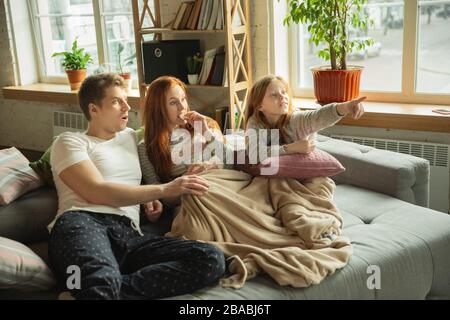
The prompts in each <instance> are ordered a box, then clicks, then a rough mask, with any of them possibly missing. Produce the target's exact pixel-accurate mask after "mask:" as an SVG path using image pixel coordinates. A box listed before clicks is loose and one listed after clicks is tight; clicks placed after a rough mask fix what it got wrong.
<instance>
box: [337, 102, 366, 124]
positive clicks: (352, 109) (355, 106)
mask: <svg viewBox="0 0 450 320" xmlns="http://www.w3.org/2000/svg"><path fill="white" fill-rule="evenodd" d="M364 100H366V97H362V98H358V99H354V100H351V101H347V102H341V103H338V104H337V105H336V109H337V112H338V113H339V115H341V116H346V115H347V113H350V114H351V115H352V117H353V119H359V118H360V117H361V116H362V115H363V114H364V107H363V105H362V103H361V102H362V101H364Z"/></svg>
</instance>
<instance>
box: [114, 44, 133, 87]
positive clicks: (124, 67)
mask: <svg viewBox="0 0 450 320" xmlns="http://www.w3.org/2000/svg"><path fill="white" fill-rule="evenodd" d="M124 50H125V47H124V45H123V44H122V43H120V42H119V43H118V45H117V56H118V59H119V70H118V73H119V75H120V76H121V77H122V78H123V79H124V80H125V83H126V84H127V87H128V91H130V90H131V83H132V79H131V72H130V71H129V70H128V67H129V66H131V65H132V64H133V60H134V59H135V58H136V54H132V55H131V56H129V57H127V58H125V59H123V60H122V54H123V51H124Z"/></svg>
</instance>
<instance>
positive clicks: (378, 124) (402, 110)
mask: <svg viewBox="0 0 450 320" xmlns="http://www.w3.org/2000/svg"><path fill="white" fill-rule="evenodd" d="M293 106H294V108H301V109H303V110H314V109H316V108H317V107H319V106H320V105H318V104H317V103H316V102H315V100H313V99H294V100H293ZM435 108H439V106H438V105H425V104H406V103H387V102H364V110H365V113H364V115H363V116H362V117H361V118H359V119H358V120H354V119H352V118H351V117H349V116H347V117H345V118H343V119H342V120H341V121H339V122H338V124H339V125H347V126H357V127H371V128H385V129H402V130H417V131H432V132H444V133H450V116H447V115H441V114H438V113H435V112H432V110H433V109H435ZM445 108H447V109H448V108H449V106H445Z"/></svg>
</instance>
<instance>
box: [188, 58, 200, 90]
mask: <svg viewBox="0 0 450 320" xmlns="http://www.w3.org/2000/svg"><path fill="white" fill-rule="evenodd" d="M202 63H203V58H202V57H201V56H200V53H198V52H197V53H196V54H194V55H193V56H190V57H187V58H186V67H187V71H188V82H189V84H197V83H198V74H199V73H200V70H201V68H202Z"/></svg>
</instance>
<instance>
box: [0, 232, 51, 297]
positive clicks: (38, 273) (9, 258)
mask: <svg viewBox="0 0 450 320" xmlns="http://www.w3.org/2000/svg"><path fill="white" fill-rule="evenodd" d="M55 284H56V279H55V277H54V276H53V273H52V272H51V270H50V269H49V267H48V266H47V264H46V263H45V262H44V261H43V260H42V259H41V258H40V257H39V256H38V255H36V254H35V253H34V252H33V251H32V250H31V249H30V248H28V247H27V246H25V245H23V244H21V243H19V242H17V241H13V240H11V239H6V238H2V237H0V289H15V290H24V291H42V290H48V289H51V288H52V287H54V286H55Z"/></svg>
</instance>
